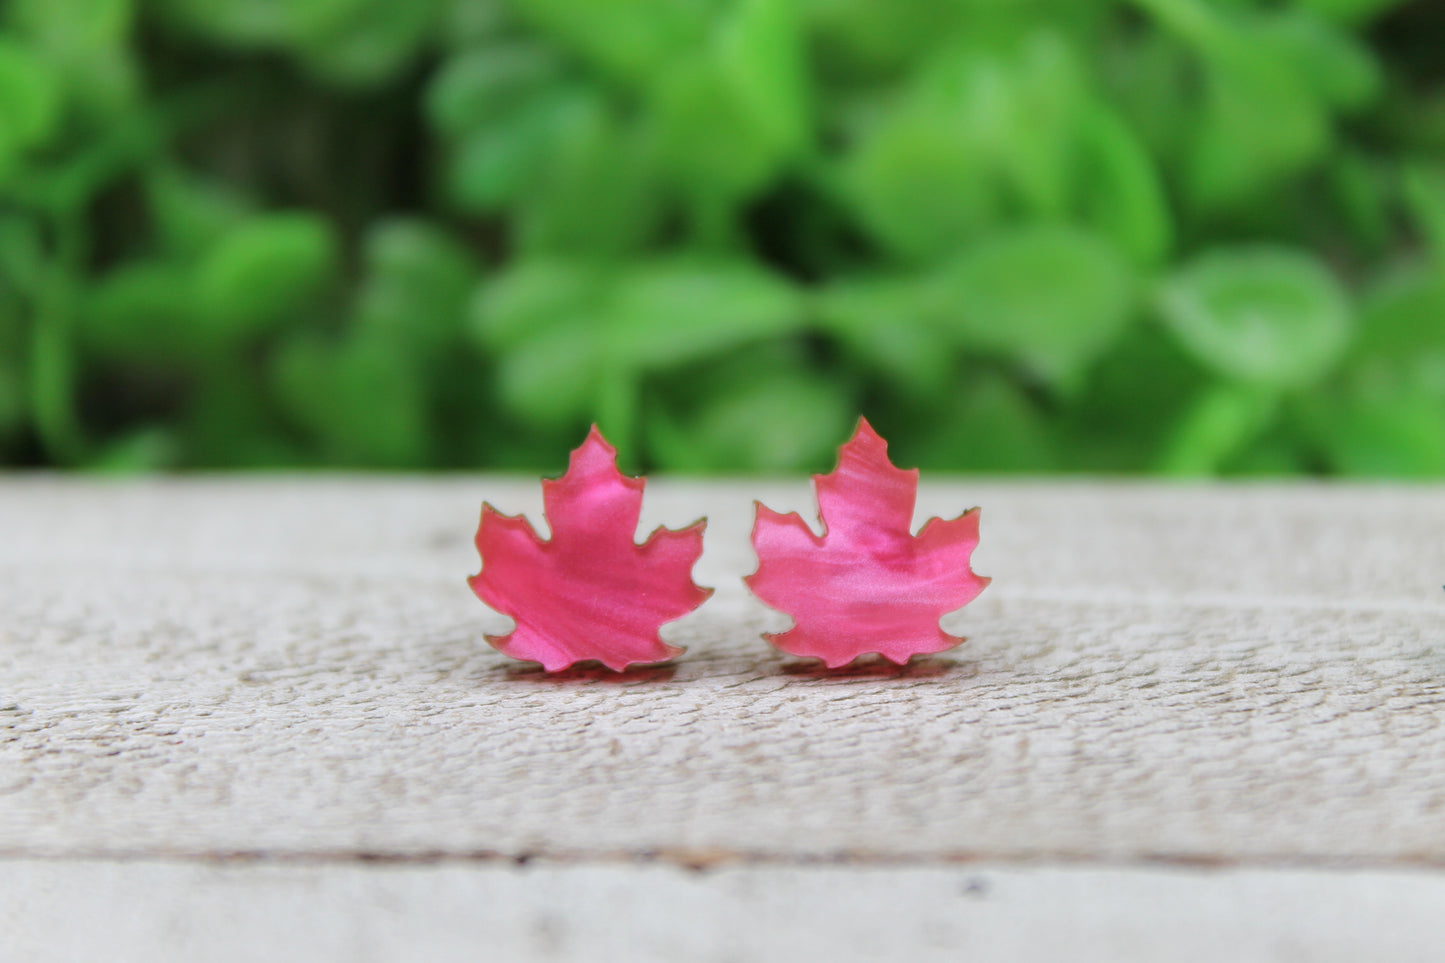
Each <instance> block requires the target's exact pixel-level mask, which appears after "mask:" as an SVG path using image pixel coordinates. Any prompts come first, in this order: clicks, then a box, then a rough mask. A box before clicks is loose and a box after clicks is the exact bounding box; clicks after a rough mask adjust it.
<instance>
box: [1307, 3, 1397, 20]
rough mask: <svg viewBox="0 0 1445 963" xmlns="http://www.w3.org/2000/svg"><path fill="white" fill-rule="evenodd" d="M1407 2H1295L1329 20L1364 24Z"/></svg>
mask: <svg viewBox="0 0 1445 963" xmlns="http://www.w3.org/2000/svg"><path fill="white" fill-rule="evenodd" d="M1404 2H1405V0H1295V4H1296V5H1297V6H1300V7H1304V8H1305V9H1307V10H1311V11H1313V12H1314V13H1317V14H1319V15H1320V16H1321V17H1324V18H1326V19H1328V20H1332V21H1335V22H1337V23H1344V24H1364V23H1367V22H1369V21H1370V20H1373V19H1374V18H1376V17H1378V16H1380V15H1381V14H1383V13H1386V12H1388V11H1390V10H1393V9H1394V8H1395V7H1398V6H1400V5H1402V4H1403V3H1404Z"/></svg>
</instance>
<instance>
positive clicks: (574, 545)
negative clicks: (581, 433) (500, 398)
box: [467, 427, 712, 672]
mask: <svg viewBox="0 0 1445 963" xmlns="http://www.w3.org/2000/svg"><path fill="white" fill-rule="evenodd" d="M645 484H646V483H645V482H644V481H643V480H642V479H641V478H630V477H628V476H626V475H623V474H621V473H620V472H618V470H617V451H616V449H614V448H613V447H612V446H611V445H609V444H608V443H607V442H606V441H605V440H604V439H603V437H602V435H601V433H600V432H598V430H597V429H596V428H595V427H594V428H593V429H592V431H591V433H590V434H589V435H588V436H587V440H586V441H584V442H583V443H582V446H581V447H580V448H578V449H577V450H576V451H574V452H573V453H572V459H571V462H570V464H569V465H568V467H567V473H566V474H565V475H563V476H562V477H561V478H557V479H547V480H544V481H543V482H542V499H543V505H544V512H545V514H546V516H547V521H548V524H549V525H550V526H551V528H552V537H551V539H549V540H546V541H544V540H542V539H541V538H539V537H538V536H537V533H536V532H535V531H534V530H533V529H532V526H531V524H530V523H528V521H527V520H526V519H525V518H522V517H521V516H512V515H503V514H501V513H500V512H498V511H496V510H495V509H494V508H492V506H491V505H483V506H482V522H481V526H480V527H479V528H478V529H477V551H478V552H479V553H480V554H481V556H482V571H481V573H480V574H478V575H474V576H472V577H471V578H470V579H468V580H467V581H468V584H470V585H471V587H472V591H474V592H476V593H477V596H478V597H479V598H480V599H481V600H482V601H483V602H486V603H487V604H488V605H490V606H491V607H492V608H494V609H496V610H497V611H498V612H501V613H503V614H504V615H509V616H511V617H512V618H513V619H515V620H516V622H517V627H516V629H515V630H514V631H512V632H511V633H510V634H508V635H504V636H489V637H488V638H487V641H488V642H490V643H491V644H492V645H494V646H496V648H497V649H499V650H500V651H501V652H503V653H505V654H507V655H509V656H511V657H513V658H515V659H524V660H527V661H531V662H540V663H542V665H543V667H544V668H546V669H547V670H548V671H549V672H552V671H556V670H558V669H565V668H567V667H568V666H570V665H572V664H574V663H576V662H581V661H585V660H589V659H595V660H597V661H599V662H601V663H602V664H603V665H606V666H607V667H608V668H611V669H616V670H621V669H624V668H626V667H627V666H629V665H632V664H634V663H639V662H660V661H663V660H665V659H670V658H672V657H673V656H675V655H678V654H679V653H681V652H682V650H681V649H679V648H676V647H674V646H671V645H668V644H667V643H666V642H664V641H662V639H661V637H660V636H659V635H658V629H659V628H660V627H661V626H662V625H663V624H664V623H666V622H671V621H673V620H674V619H679V618H682V616H684V615H686V614H687V613H689V612H691V611H692V610H693V609H695V608H697V607H698V606H699V605H701V604H702V603H703V600H705V599H706V598H707V597H708V596H709V595H711V594H712V589H705V588H700V587H699V586H698V585H697V584H696V583H694V582H693V580H692V566H693V564H694V563H695V562H696V561H697V559H698V556H700V555H701V554H702V532H703V528H704V527H705V525H706V523H705V522H702V521H699V522H697V523H695V524H693V525H690V526H688V527H687V528H684V529H681V530H679V531H673V530H671V529H668V528H659V529H657V530H656V531H654V532H653V533H652V534H651V535H650V536H649V537H648V539H647V541H646V542H644V543H643V544H641V545H638V544H637V543H636V541H635V540H634V535H635V533H636V532H637V522H638V518H639V516H640V514H641V511H642V489H643V486H644V485H645Z"/></svg>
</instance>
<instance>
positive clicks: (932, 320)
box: [813, 276, 957, 397]
mask: <svg viewBox="0 0 1445 963" xmlns="http://www.w3.org/2000/svg"><path fill="white" fill-rule="evenodd" d="M938 300H939V299H938V296H937V290H936V285H934V284H931V283H929V281H928V280H927V279H920V278H895V277H866V276H865V277H849V278H845V279H843V280H841V281H836V282H834V283H832V284H830V285H828V286H827V287H826V288H824V289H823V290H822V291H820V292H818V294H817V295H816V296H815V297H814V299H813V314H814V317H815V319H816V321H817V323H818V324H819V326H820V327H822V329H823V330H825V331H827V332H828V333H829V334H831V335H833V336H834V337H836V338H837V339H838V340H839V341H841V342H842V343H843V344H844V345H845V346H846V347H847V348H848V349H849V350H850V351H851V352H852V354H853V355H854V357H856V358H857V360H858V361H859V362H860V363H861V364H863V365H865V366H866V367H868V368H871V369H872V370H874V371H876V372H878V373H879V374H882V375H884V376H886V377H887V378H888V380H889V382H890V383H891V384H892V385H893V386H894V387H896V388H897V389H898V390H899V391H901V392H903V393H904V394H906V395H910V396H923V397H937V396H938V395H940V394H941V393H942V392H944V391H946V390H947V388H948V383H949V380H950V377H951V375H952V373H953V369H954V365H955V362H956V361H957V357H956V355H957V352H956V351H954V350H953V346H952V345H951V344H948V343H945V342H944V339H942V338H940V337H939V333H938V323H937V322H938V316H939V314H940V308H939V304H938Z"/></svg>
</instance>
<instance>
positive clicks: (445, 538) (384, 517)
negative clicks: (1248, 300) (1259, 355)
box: [0, 477, 1445, 866]
mask: <svg viewBox="0 0 1445 963" xmlns="http://www.w3.org/2000/svg"><path fill="white" fill-rule="evenodd" d="M753 497H761V498H763V499H764V500H766V501H767V502H768V503H769V504H770V505H771V506H772V507H774V508H777V509H780V510H787V509H792V508H800V509H805V514H806V515H808V516H811V515H812V510H811V495H810V492H809V490H808V486H807V483H806V480H801V479H800V480H798V481H796V482H790V483H786V484H784V483H776V482H774V483H767V484H760V483H736V484H733V483H728V484H721V483H700V482H683V481H667V480H659V481H656V482H654V483H653V484H652V485H651V486H650V487H649V489H648V498H647V501H646V505H645V509H644V518H643V530H644V531H645V530H648V529H650V528H651V527H652V526H653V525H656V524H658V523H667V524H670V525H674V526H676V525H679V524H685V523H687V522H690V521H692V520H693V519H694V518H696V517H698V516H700V515H703V514H706V515H708V516H709V517H710V518H711V524H710V527H709V530H708V533H707V550H706V552H705V553H704V556H703V559H702V561H701V562H700V563H699V565H698V567H697V570H696V574H697V577H698V580H699V581H700V582H702V583H703V584H705V585H713V586H716V587H717V589H718V592H717V595H716V596H715V597H714V598H713V599H712V600H711V601H710V602H709V603H708V604H707V605H705V606H704V607H703V608H702V609H701V610H699V611H698V612H697V613H695V614H694V615H692V616H690V617H689V618H688V619H686V620H684V621H682V622H678V623H676V624H674V625H673V626H671V627H670V628H669V629H668V630H667V632H666V633H665V634H667V635H669V637H670V638H671V639H672V640H673V641H675V642H677V643H679V644H683V645H686V646H688V647H689V649H690V651H689V652H688V654H687V655H686V656H684V657H683V658H682V659H681V660H679V661H678V662H676V663H675V664H674V665H671V666H667V667H662V668H657V669H649V670H643V671H639V672H634V673H630V674H627V675H623V676H613V675H612V674H611V673H607V672H603V671H597V672H591V671H585V670H583V671H577V672H573V673H570V674H567V675H564V676H562V677H559V678H552V677H547V676H545V675H543V674H542V673H541V672H540V671H537V670H535V669H532V668H528V667H526V666H522V665H519V664H517V663H512V662H510V661H509V660H507V659H505V658H504V657H502V656H501V655H499V654H498V653H496V652H494V651H493V650H491V649H490V648H489V647H487V646H486V645H485V643H484V642H483V641H482V635H483V633H484V632H497V631H500V630H503V629H505V627H506V625H507V622H506V620H505V619H502V618H500V617H498V616H496V615H493V614H491V613H489V612H488V611H487V610H486V609H485V608H484V607H483V606H482V605H481V604H480V603H479V602H477V601H476V600H475V599H474V598H473V597H472V596H471V595H470V594H469V592H468V591H467V588H466V586H465V584H464V582H463V578H464V577H465V576H466V575H468V574H471V573H473V572H475V571H476V570H477V561H476V557H475V554H474V552H473V550H472V548H471V544H470V543H471V536H472V533H473V531H474V528H475V524H476V518H477V512H478V509H479V506H480V504H481V502H482V500H483V499H487V500H489V501H491V502H492V503H493V504H495V505H496V506H498V507H499V508H501V509H503V510H506V511H517V510H527V511H528V512H529V513H532V514H533V517H534V518H535V517H536V515H535V512H536V509H537V507H538V503H539V494H538V491H537V487H536V484H535V481H534V480H531V481H524V480H516V479H499V478H490V477H489V478H453V479H448V480H443V481H432V480H415V479H402V478H397V479H345V478H327V477H317V478H312V479H257V480H235V479H213V480H205V479H202V480H184V481H143V482H133V483H104V482H94V481H78V480H61V479H54V478H45V477H37V478H12V479H9V480H4V481H0V533H3V535H0V538H3V541H0V613H3V620H0V852H3V853H5V854H8V855H10V856H11V857H20V856H69V857H79V856H96V855H125V854H131V855H198V856H206V855H219V854H227V853H238V852H240V853H254V854H276V855H291V856H329V855H356V854H382V855H394V856H427V855H454V856H466V855H478V856H486V855H492V854H495V855H499V856H504V857H511V856H521V855H543V856H549V857H558V858H568V857H577V856H586V857H594V858H608V857H615V856H621V857H626V858H632V857H639V856H640V857H647V856H660V857H668V858H675V859H676V860H679V861H681V862H693V863H709V864H711V863H716V862H719V861H721V862H723V863H726V862H727V861H729V860H750V859H755V860H770V861H778V862H793V861H798V860H841V859H853V860H859V861H862V860H875V861H908V860H913V861H917V860H928V861H938V860H952V859H978V858H994V859H1004V860H1020V859H1032V860H1061V859H1062V860H1092V861H1109V862H1127V861H1133V860H1158V859H1164V860H1176V859H1177V860H1198V861H1207V862H1211V863H1235V862H1248V863H1299V862H1312V863H1319V864H1329V865H1358V864H1371V865H1386V864H1429V865H1435V866H1440V865H1445V729H1442V727H1441V721H1442V717H1445V642H1442V636H1445V593H1442V591H1441V582H1442V581H1445V538H1442V537H1441V535H1442V533H1445V489H1441V488H1438V487H1421V488H1406V487H1381V488H1370V487H1328V486H1306V485H1290V486H1242V487H1176V488H1170V487H1163V486H1154V485H1144V484H1112V483H1111V484H1104V483H1048V484H1023V483H999V482H991V483H987V484H984V483H975V482H965V481H958V482H946V483H941V484H933V485H929V484H927V483H925V488H924V490H923V493H922V496H921V503H922V504H921V508H922V511H921V512H920V518H921V517H923V516H925V515H927V514H936V513H941V514H945V515H948V516H950V517H951V516H953V515H956V514H958V513H959V512H961V511H962V510H963V509H965V508H967V507H969V506H972V505H975V504H978V505H982V506H983V537H982V543H981V546H980V548H979V551H978V553H977V555H976V558H975V562H976V566H975V567H976V568H977V570H978V571H979V572H981V573H982V574H985V575H991V576H993V577H994V583H993V585H992V586H991V587H990V588H989V589H988V590H987V591H986V592H985V593H984V594H983V596H982V597H981V598H980V599H979V600H978V601H977V602H975V603H974V604H973V605H972V606H970V607H969V608H967V609H965V610H964V611H963V612H961V613H956V614H955V615H952V616H949V617H948V618H946V619H945V622H944V625H945V628H947V629H949V630H951V631H955V632H959V633H962V634H965V635H968V636H969V637H970V639H971V641H970V642H969V643H968V644H967V645H965V646H964V647H963V648H961V649H958V650H956V651H955V652H952V653H949V654H947V655H945V656H943V657H939V658H935V659H931V660H925V661H923V662H920V663H916V664H913V665H910V666H908V667H906V668H904V669H901V670H888V669H881V668H877V667H871V668H869V667H865V668H855V669H852V670H848V671H844V672H841V673H831V674H830V673H822V672H815V671H813V670H811V669H810V668H808V666H807V664H805V663H799V662H797V661H795V660H791V659H788V658H786V657H784V656H782V655H780V654H778V653H776V652H773V651H772V650H770V649H769V648H768V647H767V646H766V645H765V644H763V642H762V641H761V640H760V639H759V637H758V636H759V633H760V632H762V631H763V630H765V629H778V628H781V627H783V626H785V625H786V624H787V620H786V618H784V617H783V616H781V615H779V614H778V613H774V612H770V611H769V610H767V609H765V608H763V607H762V606H761V605H759V604H757V603H756V602H754V601H753V600H751V599H750V598H749V597H748V596H747V595H746V593H745V592H744V591H743V588H742V585H741V583H740V581H739V578H740V576H741V575H743V574H745V573H747V572H749V571H751V570H752V568H753V566H754V560H753V557H752V554H751V550H750V548H749V546H748V542H747V531H748V526H749V523H750V518H751V499H752V498H753Z"/></svg>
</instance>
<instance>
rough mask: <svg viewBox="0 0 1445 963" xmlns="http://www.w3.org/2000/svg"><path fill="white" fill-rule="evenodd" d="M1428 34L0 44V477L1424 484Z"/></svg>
mask: <svg viewBox="0 0 1445 963" xmlns="http://www.w3.org/2000/svg"><path fill="white" fill-rule="evenodd" d="M1442 50H1445V5H1442V4H1440V3H1438V2H1437V0H1415V2H1401V0H1010V2H999V0H607V2H600V0H406V2H399V0H5V3H4V4H3V5H0V461H3V462H5V463H9V464H31V465H34V464H46V465H59V466H84V467H92V468H101V469H118V470H134V469H150V468H163V467H213V466H214V467H232V466H279V465H331V466H378V467H394V468H411V467H417V468H422V467H500V468H554V467H556V466H557V465H558V464H559V463H560V461H561V460H562V457H563V454H564V453H565V452H566V451H567V450H568V449H569V448H571V447H572V446H573V445H575V444H576V443H577V442H578V441H579V440H580V439H581V437H582V434H583V431H584V429H585V426H586V424H587V423H588V422H589V421H591V420H597V421H599V422H600V423H601V425H602V427H603V429H604V431H605V432H606V433H607V434H608V435H609V436H610V437H611V438H612V439H613V441H614V442H615V443H617V444H618V446H619V447H620V448H621V449H622V452H623V457H624V460H625V461H626V462H628V463H630V465H631V466H632V467H634V468H662V469H678V470H690V471H753V470H775V469H797V468H818V467H822V466H825V465H826V464H827V463H828V462H829V460H830V457H831V452H832V451H833V449H834V447H835V446H836V445H837V444H838V443H839V442H840V441H842V440H843V439H844V437H845V436H846V434H847V433H848V431H849V428H850V427H851V424H852V422H853V420H854V419H855V417H856V416H857V414H858V413H859V412H865V413H867V414H868V415H869V416H870V417H871V418H872V419H873V421H874V423H875V424H876V425H877V426H878V427H879V429H880V430H881V431H882V432H883V433H884V434H885V435H886V436H887V437H889V438H890V439H891V440H892V441H893V445H894V452H895V455H896V457H897V460H898V461H899V462H900V463H903V464H918V465H922V466H925V467H927V468H931V469H962V470H1004V471H1040V470H1046V471H1059V470H1085V471H1158V472H1168V473H1179V474H1215V473H1255V472H1263V473H1293V472H1339V473H1347V474H1357V475H1391V476H1410V475H1421V476H1442V475H1445V59H1442V57H1441V51H1442Z"/></svg>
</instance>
